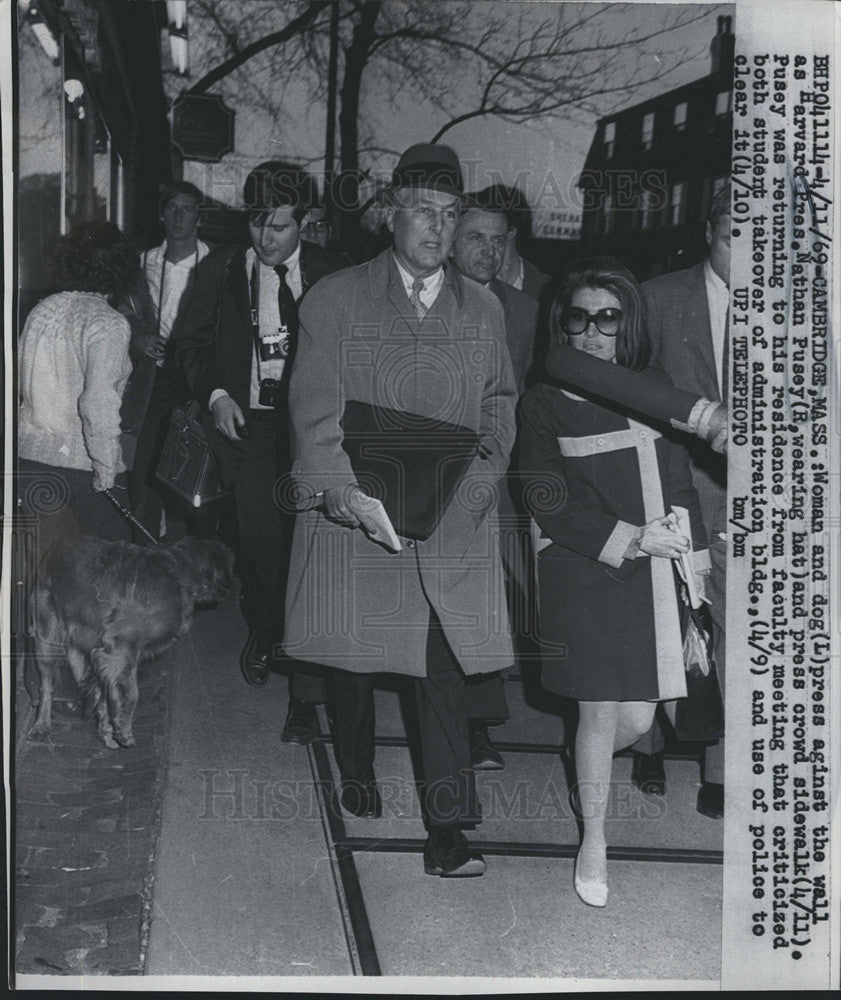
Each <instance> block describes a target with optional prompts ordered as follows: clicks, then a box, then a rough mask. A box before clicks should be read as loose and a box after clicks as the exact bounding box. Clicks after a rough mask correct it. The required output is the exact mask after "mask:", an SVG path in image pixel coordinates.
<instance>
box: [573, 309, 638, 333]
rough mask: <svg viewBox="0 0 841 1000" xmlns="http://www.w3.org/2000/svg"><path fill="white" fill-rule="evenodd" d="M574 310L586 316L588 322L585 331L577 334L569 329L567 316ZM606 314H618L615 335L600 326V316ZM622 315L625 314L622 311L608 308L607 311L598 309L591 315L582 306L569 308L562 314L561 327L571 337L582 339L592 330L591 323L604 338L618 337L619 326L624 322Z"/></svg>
mask: <svg viewBox="0 0 841 1000" xmlns="http://www.w3.org/2000/svg"><path fill="white" fill-rule="evenodd" d="M573 309H574V310H575V311H576V312H579V313H582V314H583V315H584V318H585V319H586V320H587V322H586V323H585V324H584V329H583V330H579V331H578V332H577V333H576V332H574V331H572V330H569V329H568V328H567V316H568V314H569V312H570V311H571V310H573ZM606 312H615V313H618V317H619V318H618V322H617V324H616V330H615V331H614V332H613V333H606V332H605V331H604V330H603V329H602V328H601V326H600V325H599V316H600V315H601V314H602V313H606ZM622 315H623V313H622V310H621V309H613V308H611V307H607V308H605V309H597V310H596V312H594V313H591V312H588V311H587V310H586V309H582V308H581V307H580V306H567V307H566V309H564V311H563V312H562V313H561V325H562V326H563V330H564V333H566V334H567V335H568V336H570V337H582V336H583V335H584V334H585V333H586V332H587V331H588V330H589V329H590V324H591V323H595V324H596V329H597V330H598V331H599V333H600V334H601V335H602V336H603V337H616V336H618V335H619V325H620V324H621V322H622Z"/></svg>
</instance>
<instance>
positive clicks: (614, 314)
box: [561, 306, 622, 337]
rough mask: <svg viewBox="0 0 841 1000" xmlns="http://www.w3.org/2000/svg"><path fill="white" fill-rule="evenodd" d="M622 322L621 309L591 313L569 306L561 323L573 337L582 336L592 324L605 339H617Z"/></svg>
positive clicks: (600, 310)
mask: <svg viewBox="0 0 841 1000" xmlns="http://www.w3.org/2000/svg"><path fill="white" fill-rule="evenodd" d="M621 322H622V310H621V309H599V310H598V312H594V313H590V312H587V310H586V309H579V308H578V307H577V306H569V307H568V308H566V309H564V311H563V315H562V317H561V323H562V325H563V328H564V330H565V332H566V333H569V334H571V335H572V336H573V337H577V336H580V335H581V334H582V333H584V332H585V330H586V329H587V327H588V326H589V325H590V324H591V323H595V324H596V329H597V330H598V331H599V333H602V334H604V336H605V337H615V336H616V334H617V333H619V324H620V323H621Z"/></svg>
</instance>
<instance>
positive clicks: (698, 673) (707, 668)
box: [675, 603, 724, 741]
mask: <svg viewBox="0 0 841 1000" xmlns="http://www.w3.org/2000/svg"><path fill="white" fill-rule="evenodd" d="M683 626H684V628H683V659H684V667H685V669H686V697H685V698H679V699H678V700H677V702H676V704H675V735H676V736H677V738H678V739H679V740H688V741H701V740H718V739H721V737H722V736H724V703H723V702H722V700H721V688H720V687H719V684H718V675H717V673H716V669H715V659H714V658H713V640H712V635H713V629H712V619H711V617H710V612H709V608H708V607H707V606H706V605H704V604H702V605H701V607H700V608H692V607H690V606H689V604H688V603H687V604H685V605H684V614H683Z"/></svg>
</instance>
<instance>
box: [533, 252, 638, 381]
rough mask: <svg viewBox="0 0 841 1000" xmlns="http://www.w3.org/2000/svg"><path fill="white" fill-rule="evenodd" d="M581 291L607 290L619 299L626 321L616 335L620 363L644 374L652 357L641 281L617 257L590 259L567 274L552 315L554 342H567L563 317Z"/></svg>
mask: <svg viewBox="0 0 841 1000" xmlns="http://www.w3.org/2000/svg"><path fill="white" fill-rule="evenodd" d="M579 288H604V289H606V290H607V291H609V292H612V293H613V294H614V295H615V296H616V297H617V298H618V299H619V302H620V304H621V307H622V320H621V322H620V324H619V333H618V334H617V335H616V363H617V364H619V365H622V367H623V368H630V369H631V371H635V372H638V371H642V369H643V368H645V366H646V365H647V364H648V360H649V358H650V357H651V341H650V340H649V339H648V313H647V311H646V307H645V298H644V296H643V294H642V289H641V288H640V285H639V282H638V281H637V279H636V278H635V277H634V276H633V274H631V272H630V271H629V270H628V268H627V267H625V265H624V264H620V263H619V261H618V260H616V259H614V258H613V257H588V258H586V259H584V260H582V261H579V262H578V263H577V264H574V265H573V267H572V269H571V270H570V271H569V272H568V273H567V276H566V278H565V279H564V281H563V282H562V284H561V286H560V288H559V290H558V291H557V293H556V294H555V298H554V300H553V301H552V308H551V311H550V314H549V329H550V333H551V336H552V339H553V340H556V341H560V342H562V343H563V342H566V340H567V334H566V332H565V331H564V328H563V313H564V309H566V307H567V306H568V305H569V304H570V302H571V301H572V296H573V294H574V293H575V292H576V291H578V289H579Z"/></svg>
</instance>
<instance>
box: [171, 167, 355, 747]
mask: <svg viewBox="0 0 841 1000" xmlns="http://www.w3.org/2000/svg"><path fill="white" fill-rule="evenodd" d="M310 183H311V182H310V178H309V177H308V176H307V175H306V174H305V173H304V172H303V171H302V170H300V169H299V168H297V167H295V166H293V165H290V164H285V163H281V162H274V161H272V162H268V163H263V164H261V165H260V166H259V167H256V168H255V169H254V170H253V171H252V172H251V174H249V176H248V178H247V180H246V182H245V189H244V197H245V205H246V209H247V210H248V212H249V229H250V233H251V245H250V246H233V247H231V246H226V247H218V248H217V249H216V250H214V251H213V252H212V253H211V254H210V255H209V256H208V257H207V258H206V260H204V261H203V262H202V264H201V265H200V266H199V272H198V277H197V281H196V288H195V292H194V296H193V301H194V307H193V309H192V310H191V312H190V314H189V316H188V317H187V318H186V320H185V324H184V329H183V331H182V333H181V336H180V337H179V342H178V357H179V361H180V363H181V365H182V367H183V369H184V371H185V373H186V375H187V379H188V381H189V383H190V387H191V389H192V392H193V395H194V397H195V398H196V399H197V400H198V401H199V402H200V403H201V405H202V407H203V408H205V421H206V424H207V425H208V439H209V442H210V445H211V447H212V449H213V451H214V453H215V455H216V457H217V459H218V461H219V463H220V466H221V469H222V473H223V479H224V481H225V482H226V483H227V484H229V485H230V486H231V488H232V490H233V494H234V498H235V501H236V509H237V520H238V523H239V552H238V557H239V567H240V576H241V579H242V587H243V602H242V603H243V612H244V614H245V617H246V620H247V622H248V625H249V628H250V634H249V637H248V641H247V643H246V646H245V648H244V650H243V652H242V656H241V660H240V665H241V668H242V672H243V676H244V677H245V679H246V681H247V682H248V683H249V684H252V685H254V686H257V687H259V686H262V685H264V684H265V683H266V681H267V679H268V676H269V668H270V665H271V662H272V659H273V648H274V647H277V648H278V650H279V643H280V642H281V640H282V637H283V620H282V619H283V611H282V609H283V593H284V588H285V583H286V574H287V571H288V565H289V548H290V544H291V538H292V528H293V520H294V518H293V515H292V514H291V513H289V512H288V511H287V512H284V511H283V510H282V507H283V504H282V498H279V497H278V496H277V495H276V489H277V484H278V482H279V481H280V480H281V477H283V476H284V475H285V474H287V473H288V471H289V468H290V464H291V460H290V454H289V427H288V410H287V402H288V391H289V372H290V368H291V361H292V355H293V353H294V348H295V342H296V337H297V330H298V309H297V303H298V301H300V299H301V298H302V297H303V296H304V295H305V293H306V292H307V290H308V289H309V288H311V287H312V286H313V285H314V284H315V283H316V282H317V281H318V280H319V279H320V278H322V277H323V276H324V275H326V274H330V273H331V272H333V271H337V270H339V269H340V268H342V267H345V266H347V264H348V263H349V262H348V261H347V260H346V258H344V257H343V256H342V255H340V254H337V253H335V252H333V251H330V250H326V249H324V248H322V247H320V246H316V245H315V244H313V243H302V242H301V241H300V239H299V225H300V223H301V220H302V219H303V217H304V215H305V214H306V211H307V199H308V196H309V191H310ZM291 666H292V667H293V673H292V676H291V679H290V701H289V714H288V716H287V719H286V723H285V725H284V729H283V734H282V737H281V738H282V739H283V740H285V741H287V742H289V741H291V742H298V743H306V742H309V741H310V740H311V739H313V738H314V737H315V736H316V735H317V732H318V724H317V718H316V712H315V703H316V702H319V701H323V700H324V697H325V693H324V685H323V680H322V678H321V677H320V676H318V675H316V674H314V673H308V672H306V671H302V670H300V669H298V665H296V664H291Z"/></svg>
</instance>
